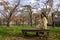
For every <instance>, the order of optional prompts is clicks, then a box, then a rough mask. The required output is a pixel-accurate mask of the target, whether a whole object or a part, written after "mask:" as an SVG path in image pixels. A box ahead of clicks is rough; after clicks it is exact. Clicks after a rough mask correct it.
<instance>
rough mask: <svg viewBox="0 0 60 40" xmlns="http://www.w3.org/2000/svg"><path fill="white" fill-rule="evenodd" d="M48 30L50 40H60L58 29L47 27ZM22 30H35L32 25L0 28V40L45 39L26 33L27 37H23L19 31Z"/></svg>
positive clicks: (59, 28)
mask: <svg viewBox="0 0 60 40" xmlns="http://www.w3.org/2000/svg"><path fill="white" fill-rule="evenodd" d="M48 27H49V29H50V35H49V39H50V40H60V27H54V28H53V27H51V26H48ZM22 28H35V26H34V25H33V26H32V27H31V26H28V25H24V26H23V25H21V26H10V27H6V26H0V40H40V39H41V40H44V39H45V37H40V36H39V37H37V36H35V33H28V36H26V37H23V36H22V32H21V29H22Z"/></svg>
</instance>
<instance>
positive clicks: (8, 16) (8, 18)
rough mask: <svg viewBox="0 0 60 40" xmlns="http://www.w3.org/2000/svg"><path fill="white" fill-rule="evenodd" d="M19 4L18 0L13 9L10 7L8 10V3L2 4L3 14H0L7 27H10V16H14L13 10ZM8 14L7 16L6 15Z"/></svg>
mask: <svg viewBox="0 0 60 40" xmlns="http://www.w3.org/2000/svg"><path fill="white" fill-rule="evenodd" d="M19 4H20V0H18V3H17V4H15V6H14V7H12V9H9V8H10V7H9V6H8V3H6V2H5V1H4V2H3V4H2V5H3V6H4V10H3V11H4V12H2V11H0V12H1V14H2V15H3V16H4V17H5V18H6V19H7V26H8V27H9V26H10V25H9V24H10V21H11V17H12V15H14V12H15V9H16V8H17V7H18V5H19ZM6 12H8V14H7V13H6Z"/></svg>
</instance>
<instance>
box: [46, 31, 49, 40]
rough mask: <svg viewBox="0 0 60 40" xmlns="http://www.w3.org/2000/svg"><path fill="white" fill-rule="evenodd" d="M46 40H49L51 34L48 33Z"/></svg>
mask: <svg viewBox="0 0 60 40" xmlns="http://www.w3.org/2000/svg"><path fill="white" fill-rule="evenodd" d="M46 40H49V32H47V37H46Z"/></svg>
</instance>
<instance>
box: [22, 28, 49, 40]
mask: <svg viewBox="0 0 60 40" xmlns="http://www.w3.org/2000/svg"><path fill="white" fill-rule="evenodd" d="M27 32H36V35H39V32H45V33H47V38H48V37H49V29H39V28H23V29H22V34H23V35H26V34H27ZM46 40H47V39H46Z"/></svg>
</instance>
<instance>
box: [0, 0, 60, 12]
mask: <svg viewBox="0 0 60 40" xmlns="http://www.w3.org/2000/svg"><path fill="white" fill-rule="evenodd" d="M0 1H2V0H0ZM4 1H6V2H10V3H11V4H12V3H13V1H17V0H10V1H9V0H4ZM43 1H46V0H39V1H38V2H37V1H35V0H21V2H20V5H31V6H32V7H35V8H36V9H35V10H34V11H35V12H36V11H37V10H40V8H43V5H44V4H43V3H42V2H43ZM53 1H54V3H53V4H54V5H53V7H54V8H56V7H57V6H56V5H57V4H58V3H59V0H53ZM38 3H39V5H38ZM3 9H4V7H3V6H0V10H3Z"/></svg>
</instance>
